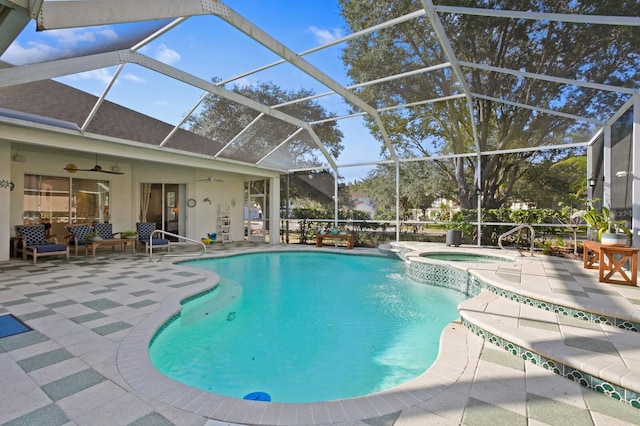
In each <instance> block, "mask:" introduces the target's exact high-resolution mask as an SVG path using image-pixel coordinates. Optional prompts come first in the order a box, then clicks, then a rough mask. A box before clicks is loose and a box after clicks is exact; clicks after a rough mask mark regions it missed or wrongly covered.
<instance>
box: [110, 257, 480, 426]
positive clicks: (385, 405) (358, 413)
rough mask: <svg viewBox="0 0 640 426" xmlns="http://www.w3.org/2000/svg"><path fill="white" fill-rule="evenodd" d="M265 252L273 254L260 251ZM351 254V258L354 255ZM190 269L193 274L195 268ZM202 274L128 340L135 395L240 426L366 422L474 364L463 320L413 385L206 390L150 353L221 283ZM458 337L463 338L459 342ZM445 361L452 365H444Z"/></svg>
mask: <svg viewBox="0 0 640 426" xmlns="http://www.w3.org/2000/svg"><path fill="white" fill-rule="evenodd" d="M264 251H269V250H257V251H256V252H264ZM346 254H348V255H351V253H346ZM355 254H356V253H354V255H355ZM360 254H363V253H360ZM179 263H180V262H179V261H176V262H173V265H172V266H173V267H178V268H183V266H180V265H179ZM185 269H186V268H185ZM189 270H190V271H193V269H191V268H189ZM199 272H201V273H202V274H203V275H205V279H204V280H203V281H201V282H200V283H198V284H196V285H195V287H191V288H188V289H185V291H178V292H176V293H173V294H170V295H168V296H167V297H165V298H164V299H163V300H162V301H161V307H160V308H159V309H158V310H156V311H154V312H153V313H151V314H150V315H149V316H148V317H147V318H145V319H144V320H143V321H142V322H141V323H140V324H138V325H137V326H135V327H134V328H133V329H132V330H131V331H130V333H129V334H128V335H127V336H126V337H125V338H124V340H123V341H122V342H121V344H120V346H119V348H118V353H117V356H116V366H117V369H118V372H119V373H120V376H121V377H122V378H123V379H124V380H125V382H126V383H127V384H128V385H129V386H130V387H131V390H132V391H133V392H139V393H141V394H143V395H145V396H147V397H149V398H152V399H154V400H156V401H159V402H161V403H164V404H167V405H169V406H171V407H174V408H177V409H180V410H185V411H188V412H191V413H194V414H197V415H201V416H203V417H206V418H209V419H212V420H218V421H225V422H231V423H237V424H245V423H251V424H256V425H273V424H278V425H296V424H305V425H324V424H328V423H336V422H349V421H359V420H366V419H370V418H376V417H381V416H385V415H388V414H392V413H397V412H399V411H402V410H405V409H408V408H412V407H416V406H419V405H420V404H422V403H425V402H427V401H429V400H430V399H432V398H433V397H435V396H436V395H438V394H440V393H442V392H444V391H445V390H446V389H448V388H449V387H450V386H451V385H453V384H454V383H456V382H457V381H458V380H459V379H460V376H461V375H462V374H463V372H464V371H465V370H466V369H467V367H468V366H469V363H470V362H471V361H472V360H470V359H469V357H468V356H467V351H466V350H465V351H461V348H462V347H464V348H467V346H468V345H467V343H468V342H467V340H468V335H467V333H466V331H465V332H463V333H453V331H454V330H458V329H462V330H464V327H463V326H462V325H461V324H460V320H459V319H458V320H455V321H453V322H451V323H449V324H448V325H447V326H446V327H445V328H444V329H443V331H442V333H441V335H440V341H439V348H438V355H437V357H436V360H435V361H434V362H433V364H432V365H431V366H430V367H429V368H428V369H427V370H425V371H424V372H423V373H422V374H420V375H419V376H417V377H415V378H414V379H412V380H410V381H408V382H405V383H403V384H401V385H398V386H395V387H392V388H390V389H386V390H384V391H381V392H376V393H373V394H369V395H365V396H359V397H354V398H347V399H339V400H333V401H322V402H311V403H285V402H269V403H265V402H260V401H248V400H242V399H238V398H231V397H227V396H224V395H220V394H214V393H211V392H207V391H204V390H200V389H197V388H194V387H191V386H189V385H186V384H183V383H180V382H178V381H176V380H173V379H171V378H169V377H167V376H165V375H163V374H162V373H160V372H159V371H158V370H157V369H156V368H155V367H154V366H153V364H152V363H151V360H150V358H149V351H148V348H149V344H150V342H151V340H152V339H153V337H154V336H155V335H156V334H157V332H158V330H159V329H160V328H161V327H162V326H163V325H164V324H165V323H166V322H167V320H169V319H170V318H171V317H173V316H175V315H178V314H179V313H180V310H181V307H182V304H181V303H182V302H183V301H184V300H185V299H188V298H190V297H192V296H194V295H197V294H200V293H202V292H206V291H208V290H211V289H212V288H214V287H215V286H217V285H218V283H219V277H218V275H217V274H215V273H213V272H210V271H206V270H201V271H199ZM456 327H457V328H456ZM455 336H458V337H457V338H453V337H455ZM462 337H464V339H463V338H462ZM463 340H464V341H463ZM451 348H455V350H451ZM445 353H446V355H444V354H445ZM455 358H457V359H455ZM445 359H446V362H444V360H445ZM301 417H302V418H301Z"/></svg>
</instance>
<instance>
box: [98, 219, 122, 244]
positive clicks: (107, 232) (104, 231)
mask: <svg viewBox="0 0 640 426" xmlns="http://www.w3.org/2000/svg"><path fill="white" fill-rule="evenodd" d="M93 230H94V231H96V232H97V233H98V234H100V237H102V238H103V239H105V240H113V239H114V238H120V237H116V235H119V234H120V233H119V232H115V233H114V232H113V225H112V224H110V223H97V222H94V223H93Z"/></svg>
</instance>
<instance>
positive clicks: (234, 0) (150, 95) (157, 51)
mask: <svg viewBox="0 0 640 426" xmlns="http://www.w3.org/2000/svg"><path fill="white" fill-rule="evenodd" d="M226 4H228V5H229V6H230V7H231V8H233V9H234V10H236V12H238V13H240V14H241V15H243V16H244V17H245V18H247V19H248V20H249V21H251V22H253V23H254V24H255V25H257V26H258V27H259V28H261V29H263V30H265V31H266V32H267V33H269V34H271V35H272V36H273V37H274V38H275V39H277V40H278V41H280V42H281V43H283V44H284V45H286V46H287V47H289V48H290V49H291V50H293V51H294V52H302V51H304V50H307V49H310V48H312V47H315V46H318V45H321V44H323V43H326V42H328V41H331V40H333V39H335V38H339V37H342V36H343V35H345V32H346V29H345V24H344V21H343V20H342V18H341V17H340V14H339V9H338V6H337V3H336V2H335V0H334V1H329V0H319V1H312V2H307V1H304V2H293V1H290V0H289V1H287V0H278V1H269V2H265V1H259V0H231V1H227V2H226ZM156 25H157V24H156ZM149 26H150V24H146V29H147V31H148V28H149ZM34 28H35V26H34V24H33V22H32V23H30V24H29V26H28V27H27V29H26V30H25V31H23V33H22V34H21V36H20V37H19V38H18V39H17V40H16V42H15V43H14V44H13V45H12V46H11V47H10V48H9V50H8V51H7V52H6V53H5V54H4V55H3V56H2V58H1V59H2V60H5V61H7V62H10V63H14V64H22V63H25V62H39V61H43V60H48V59H52V58H58V57H61V56H64V55H65V52H77V51H83V52H92V51H94V50H95V49H96V46H102V45H104V44H107V45H109V46H119V44H120V43H122V41H123V40H126V39H129V38H133V39H135V38H136V37H137V36H138V34H139V33H140V32H141V31H142V30H143V29H145V25H141V24H125V25H109V26H101V27H92V28H78V29H65V30H54V31H44V32H40V33H36V32H35V30H34ZM127 43H130V42H127ZM141 52H142V53H144V54H146V55H148V56H151V57H153V58H155V59H158V60H160V61H162V62H165V63H167V64H169V65H172V66H175V67H176V68H179V69H182V70H184V71H187V72H189V73H192V74H194V75H196V76H198V77H200V78H203V79H206V80H210V79H211V78H213V77H214V76H215V77H220V78H222V79H227V78H231V77H233V76H236V75H238V74H241V73H243V72H246V71H249V70H252V69H255V68H257V67H260V66H263V65H265V64H269V63H271V62H274V61H276V60H278V59H279V58H278V57H277V56H276V55H275V54H273V53H271V52H270V51H268V50H267V49H265V48H264V47H262V46H260V45H259V44H257V43H256V42H254V41H253V40H251V39H250V38H248V37H246V36H245V35H244V34H242V33H240V32H238V31H237V30H235V29H233V28H232V27H231V26H229V25H228V24H226V23H225V22H224V21H222V20H220V19H218V18H216V17H212V16H200V17H193V18H189V19H188V20H187V22H185V23H182V24H181V25H180V26H178V27H176V28H174V29H173V30H171V31H170V32H168V33H166V34H165V35H163V36H161V37H159V38H158V39H156V40H154V41H153V42H152V43H150V44H149V45H147V46H145V47H144V48H143V49H142V50H141ZM339 54H340V46H337V47H333V48H329V49H327V50H326V51H322V52H317V53H313V54H311V55H308V56H306V57H305V59H307V60H308V61H309V62H311V63H312V64H314V65H316V66H317V67H318V68H320V69H321V70H322V71H323V72H325V73H326V74H328V75H329V76H330V77H332V78H333V79H334V80H336V81H338V82H339V83H340V84H343V85H345V84H349V81H348V80H347V78H346V72H345V67H344V65H343V64H342V62H341V61H340V59H339ZM115 70H116V67H111V68H106V69H98V70H94V71H89V72H84V73H80V74H75V75H70V76H65V77H61V78H59V79H58V80H59V81H61V82H63V83H65V84H69V85H72V86H74V87H76V88H79V89H81V90H85V91H87V92H89V93H92V94H94V95H100V94H101V93H102V92H103V91H104V89H105V87H106V85H107V83H108V81H109V80H110V78H111V76H112V75H113V74H114V73H115ZM257 81H273V82H274V83H275V84H277V85H279V86H281V87H283V88H286V89H300V88H310V89H313V90H314V91H316V93H322V92H327V91H328V89H327V88H326V87H324V86H323V85H321V84H319V83H317V82H316V81H315V80H313V79H312V78H311V77H309V76H307V75H305V74H304V73H302V72H301V71H299V70H297V69H296V68H294V67H292V66H290V65H288V64H283V65H279V66H277V67H274V68H271V69H269V70H266V71H262V72H260V73H258V74H254V75H251V76H248V77H244V78H243V79H241V80H238V81H237V83H239V84H251V83H255V82H257ZM201 95H202V91H201V90H200V89H195V88H192V87H190V86H187V85H185V84H183V83H179V82H176V81H174V80H172V79H170V78H168V77H165V76H162V75H158V74H157V73H154V72H151V71H149V70H147V69H145V68H143V67H140V66H137V65H131V64H128V65H126V66H125V67H124V69H123V71H122V73H121V74H120V76H119V78H118V81H117V83H116V84H115V85H114V87H113V88H112V89H111V91H110V93H109V94H108V96H107V99H108V100H111V101H114V102H117V103H119V104H121V105H124V106H126V107H129V108H132V109H135V110H137V111H140V112H142V113H144V114H147V115H150V116H153V117H155V118H158V119H161V120H163V121H166V122H169V123H171V124H177V123H178V122H179V120H180V119H181V118H182V117H183V116H184V114H185V113H187V112H188V111H189V109H190V108H192V107H193V105H195V103H196V101H197V100H198V98H199V97H200V96H201ZM319 102H320V103H321V104H322V105H323V106H325V107H326V108H327V109H328V110H330V111H332V112H335V113H336V114H338V115H342V114H346V113H347V108H348V107H347V105H345V104H344V103H343V102H342V101H341V100H339V99H338V97H336V96H330V97H326V98H322V99H321V100H319ZM340 127H341V130H342V131H343V133H345V140H344V144H345V150H344V152H343V154H342V155H341V157H340V159H339V161H338V162H339V163H354V162H363V161H375V160H377V159H378V153H379V144H378V143H377V142H375V141H373V140H372V138H371V136H369V134H368V132H367V130H366V129H364V127H363V126H362V121H361V120H360V119H349V120H342V121H341V122H340ZM358 170H359V171H358V172H356V170H355V169H354V170H352V171H351V172H353V173H355V174H361V173H363V172H366V170H363V169H362V168H358ZM367 170H368V169H367ZM353 173H350V172H349V169H342V170H341V174H343V175H345V176H347V179H348V180H352V178H353V177H356V176H351V177H349V175H351V174H353Z"/></svg>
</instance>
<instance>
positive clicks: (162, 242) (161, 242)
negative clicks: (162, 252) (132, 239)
mask: <svg viewBox="0 0 640 426" xmlns="http://www.w3.org/2000/svg"><path fill="white" fill-rule="evenodd" d="M139 240H140V242H141V243H145V244H149V237H147V238H145V239H142V238H140V239H139ZM152 244H153V245H154V246H166V245H167V244H169V240H165V239H164V238H153V241H152Z"/></svg>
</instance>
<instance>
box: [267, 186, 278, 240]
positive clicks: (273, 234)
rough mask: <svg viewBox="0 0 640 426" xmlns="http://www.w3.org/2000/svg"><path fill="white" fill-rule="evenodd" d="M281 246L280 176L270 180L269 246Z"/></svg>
mask: <svg viewBox="0 0 640 426" xmlns="http://www.w3.org/2000/svg"><path fill="white" fill-rule="evenodd" d="M275 244H280V176H276V177H272V178H271V179H269V245H275Z"/></svg>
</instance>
